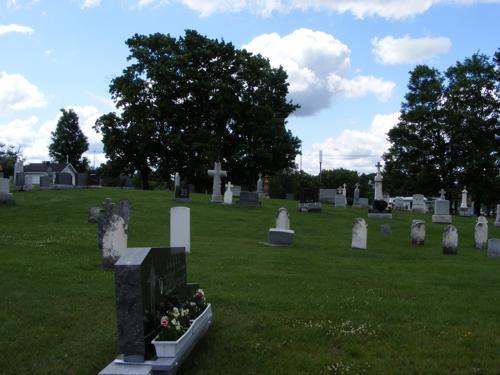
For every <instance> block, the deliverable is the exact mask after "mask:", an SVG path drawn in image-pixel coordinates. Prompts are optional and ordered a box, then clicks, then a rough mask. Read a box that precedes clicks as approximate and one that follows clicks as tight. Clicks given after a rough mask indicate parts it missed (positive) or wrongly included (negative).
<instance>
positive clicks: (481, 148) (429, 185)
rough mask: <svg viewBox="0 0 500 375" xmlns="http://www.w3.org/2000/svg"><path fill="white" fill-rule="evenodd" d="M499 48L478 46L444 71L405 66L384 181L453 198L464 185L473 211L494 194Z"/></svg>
mask: <svg viewBox="0 0 500 375" xmlns="http://www.w3.org/2000/svg"><path fill="white" fill-rule="evenodd" d="M499 115H500V51H497V52H496V53H495V55H494V57H493V58H492V59H490V58H489V57H488V56H486V55H483V54H479V53H476V54H474V55H473V56H472V57H470V58H466V59H465V60H464V61H463V62H457V63H456V64H455V65H454V66H451V67H450V68H448V69H447V71H446V72H445V74H443V73H441V72H439V71H438V70H436V69H433V68H430V67H428V66H426V65H419V66H417V67H416V68H415V69H414V70H413V71H411V72H410V80H409V84H408V93H407V94H406V95H405V100H404V102H403V103H402V106H401V117H400V122H399V123H398V124H397V126H395V127H394V128H393V129H391V130H390V131H389V133H388V136H389V141H390V143H391V146H390V148H389V150H388V152H387V153H386V154H385V155H384V159H385V162H386V164H385V172H386V173H385V176H386V179H385V180H384V184H387V185H386V186H388V188H389V189H390V190H391V192H392V193H393V194H402V195H411V194H413V193H416V192H419V193H423V194H428V195H437V190H438V189H440V188H441V187H444V188H445V190H447V191H448V192H451V194H452V195H454V196H455V197H458V195H459V192H460V191H461V190H462V189H463V187H464V186H467V189H468V191H469V192H470V193H471V196H472V199H473V200H474V201H475V203H476V207H475V209H476V212H477V213H478V212H479V206H480V204H481V203H485V204H487V205H490V206H491V205H493V204H494V203H495V202H496V200H497V199H498V198H499V196H500V159H499V152H500V121H499Z"/></svg>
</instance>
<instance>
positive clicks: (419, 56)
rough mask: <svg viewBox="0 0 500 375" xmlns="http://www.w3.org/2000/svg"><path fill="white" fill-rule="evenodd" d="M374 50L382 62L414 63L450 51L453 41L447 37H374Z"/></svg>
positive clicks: (391, 63)
mask: <svg viewBox="0 0 500 375" xmlns="http://www.w3.org/2000/svg"><path fill="white" fill-rule="evenodd" d="M372 45H373V49H372V52H373V54H374V55H375V57H376V58H377V60H378V61H379V62H381V63H382V64H388V65H393V64H414V63H417V62H420V61H423V60H425V59H428V58H430V57H432V56H434V55H436V54H439V53H445V52H448V51H449V50H450V48H451V41H450V39H448V38H445V37H425V38H411V37H410V36H409V35H405V36H404V37H402V38H394V37H392V36H390V35H389V36H386V37H385V38H382V39H378V38H373V39H372Z"/></svg>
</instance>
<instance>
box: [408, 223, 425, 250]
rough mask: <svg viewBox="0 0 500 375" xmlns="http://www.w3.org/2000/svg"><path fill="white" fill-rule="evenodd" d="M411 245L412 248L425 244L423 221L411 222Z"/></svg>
mask: <svg viewBox="0 0 500 375" xmlns="http://www.w3.org/2000/svg"><path fill="white" fill-rule="evenodd" d="M410 237H411V244H412V245H413V246H421V245H423V244H424V242H425V221H423V220H412V222H411V232H410Z"/></svg>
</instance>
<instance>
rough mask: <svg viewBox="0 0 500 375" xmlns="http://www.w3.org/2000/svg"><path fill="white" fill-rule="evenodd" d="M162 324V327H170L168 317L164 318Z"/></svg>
mask: <svg viewBox="0 0 500 375" xmlns="http://www.w3.org/2000/svg"><path fill="white" fill-rule="evenodd" d="M160 324H161V325H162V327H168V319H166V318H162V319H161V321H160Z"/></svg>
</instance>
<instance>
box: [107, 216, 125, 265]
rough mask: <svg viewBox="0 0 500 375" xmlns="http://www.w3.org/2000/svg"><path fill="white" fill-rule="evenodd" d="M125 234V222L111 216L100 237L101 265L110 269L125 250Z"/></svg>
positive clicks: (119, 217) (118, 217) (120, 218)
mask: <svg viewBox="0 0 500 375" xmlns="http://www.w3.org/2000/svg"><path fill="white" fill-rule="evenodd" d="M127 237H128V236H127V232H126V226H125V221H124V220H123V218H122V217H121V216H118V215H112V216H111V218H110V220H109V221H108V222H107V225H106V226H105V227H104V231H103V235H102V249H101V255H102V265H103V267H105V268H112V267H113V266H114V264H115V263H116V261H117V260H118V258H120V257H121V256H122V255H123V254H125V251H126V250H127Z"/></svg>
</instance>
